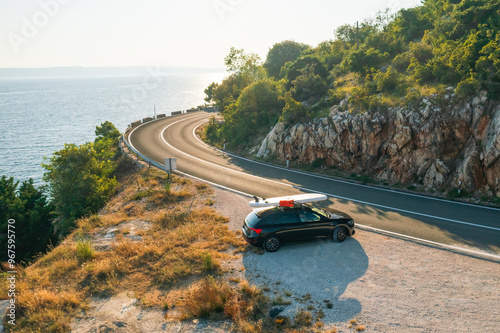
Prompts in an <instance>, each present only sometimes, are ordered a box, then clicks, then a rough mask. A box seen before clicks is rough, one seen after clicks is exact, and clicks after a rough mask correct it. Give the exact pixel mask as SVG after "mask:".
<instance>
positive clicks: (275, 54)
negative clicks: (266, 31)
mask: <svg viewBox="0 0 500 333" xmlns="http://www.w3.org/2000/svg"><path fill="white" fill-rule="evenodd" d="M308 48H309V45H306V44H302V43H297V42H295V41H291V40H286V41H283V42H281V43H276V44H274V45H273V47H271V48H270V49H269V52H268V53H267V58H266V62H265V63H264V68H265V69H266V70H267V73H268V75H269V76H272V77H274V78H278V77H279V75H280V71H281V68H282V67H283V66H284V65H285V63H287V62H288V61H295V60H296V59H297V58H298V57H300V55H301V53H302V52H303V51H305V50H307V49H308Z"/></svg>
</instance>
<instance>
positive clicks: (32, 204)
mask: <svg viewBox="0 0 500 333" xmlns="http://www.w3.org/2000/svg"><path fill="white" fill-rule="evenodd" d="M18 185H19V182H16V181H14V178H13V177H10V178H7V177H6V176H2V177H1V178H0V207H1V208H2V209H1V210H0V229H1V230H2V232H0V246H1V247H2V248H3V249H7V235H8V233H7V228H8V226H7V225H8V220H9V219H13V220H15V224H14V226H15V229H12V230H14V231H15V237H16V238H15V249H14V250H15V252H16V262H17V263H20V262H21V261H29V260H31V259H32V258H33V257H34V256H36V255H37V254H39V253H42V252H45V251H46V250H47V247H48V246H49V245H50V244H55V243H56V241H57V236H56V235H55V234H54V228H53V224H52V222H53V220H54V218H55V215H54V212H53V210H54V207H53V205H52V204H51V203H50V202H48V200H47V198H46V196H45V195H44V193H43V191H42V190H41V189H38V188H36V187H35V186H34V185H33V179H31V178H30V179H29V180H27V181H24V182H23V183H22V184H21V186H20V187H19V188H18ZM7 259H8V258H7V251H2V253H1V255H0V260H1V261H6V260H7Z"/></svg>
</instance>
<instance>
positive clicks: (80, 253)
mask: <svg viewBox="0 0 500 333" xmlns="http://www.w3.org/2000/svg"><path fill="white" fill-rule="evenodd" d="M94 256H95V253H94V249H93V248H92V244H91V243H90V241H89V240H84V239H80V240H79V241H78V242H77V243H76V257H77V258H78V261H80V262H85V261H87V260H90V259H92V258H94Z"/></svg>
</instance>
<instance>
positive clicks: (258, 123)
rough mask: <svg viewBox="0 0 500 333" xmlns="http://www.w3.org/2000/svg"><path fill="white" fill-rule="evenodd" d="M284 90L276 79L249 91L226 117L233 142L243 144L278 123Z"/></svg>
mask: <svg viewBox="0 0 500 333" xmlns="http://www.w3.org/2000/svg"><path fill="white" fill-rule="evenodd" d="M283 93H284V89H283V86H282V85H281V84H280V83H279V82H276V81H274V80H273V79H264V80H260V81H258V82H255V83H252V84H251V85H249V86H248V87H246V88H245V89H244V90H243V91H242V93H241V95H240V96H239V98H238V100H237V101H236V103H235V104H234V105H233V106H232V108H231V112H228V113H226V115H225V124H224V125H225V127H226V130H227V132H226V135H227V136H228V137H231V138H232V142H244V141H247V140H248V138H251V137H254V136H255V133H264V132H265V131H267V130H268V127H269V126H271V125H273V124H274V123H276V121H277V120H278V118H279V116H280V115H281V112H282V109H283V106H284V103H283V100H282V99H281V98H280V97H281V96H283Z"/></svg>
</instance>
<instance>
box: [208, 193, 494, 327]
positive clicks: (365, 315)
mask: <svg viewBox="0 0 500 333" xmlns="http://www.w3.org/2000/svg"><path fill="white" fill-rule="evenodd" d="M215 193H216V202H217V204H216V208H217V209H218V210H219V211H220V212H221V213H222V214H224V215H225V216H228V217H229V218H230V228H231V229H233V230H235V231H236V230H240V229H241V226H242V223H243V219H244V217H245V215H246V214H247V213H249V212H250V208H249V207H248V201H249V200H251V199H250V198H246V197H243V196H239V195H235V194H232V193H230V192H227V191H222V190H217V189H216V192H215ZM238 264H239V263H235V264H233V265H235V266H236V268H238ZM241 265H242V266H243V267H244V269H245V277H246V278H247V279H248V280H249V281H250V282H251V283H255V284H257V285H259V286H261V287H264V288H265V287H270V291H269V292H268V294H269V296H270V298H271V299H272V298H273V297H277V296H282V298H283V299H289V300H291V301H292V304H290V305H287V306H282V307H284V310H283V312H282V313H281V314H282V315H289V316H291V317H293V315H294V313H295V311H296V310H297V309H299V308H304V309H305V308H307V307H309V308H310V309H313V308H314V310H312V311H311V312H313V314H314V313H317V312H318V311H319V310H320V309H321V310H322V311H323V312H324V314H325V317H324V318H323V323H324V324H325V326H324V329H325V330H326V329H330V328H332V327H334V326H335V327H336V328H337V329H339V331H344V332H346V331H347V332H348V331H354V330H355V328H356V327H357V326H359V325H364V327H365V332H498V330H499V325H500V264H499V263H496V262H491V261H487V260H483V259H477V258H472V257H469V256H466V255H462V254H457V253H453V252H449V251H446V250H442V249H437V248H433V247H429V246H426V245H422V244H418V243H414V242H411V241H406V240H402V239H398V238H393V237H387V236H385V235H380V234H377V233H373V232H368V231H363V230H359V229H358V230H357V232H356V234H355V235H354V237H352V238H350V239H347V240H346V241H345V242H343V243H341V244H336V243H334V242H332V241H331V240H324V241H316V242H310V243H302V244H293V245H285V246H283V247H282V248H280V250H279V251H278V252H275V253H264V254H262V255H259V254H256V253H253V252H248V253H246V254H244V255H243V257H242V261H241ZM234 271H235V272H238V269H235V270H234ZM275 292H278V293H277V294H275ZM290 294H291V296H287V295H290ZM309 295H310V296H309ZM325 301H328V302H325ZM328 303H330V304H331V308H330V306H328ZM325 304H326V305H325ZM351 321H356V323H351Z"/></svg>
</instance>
